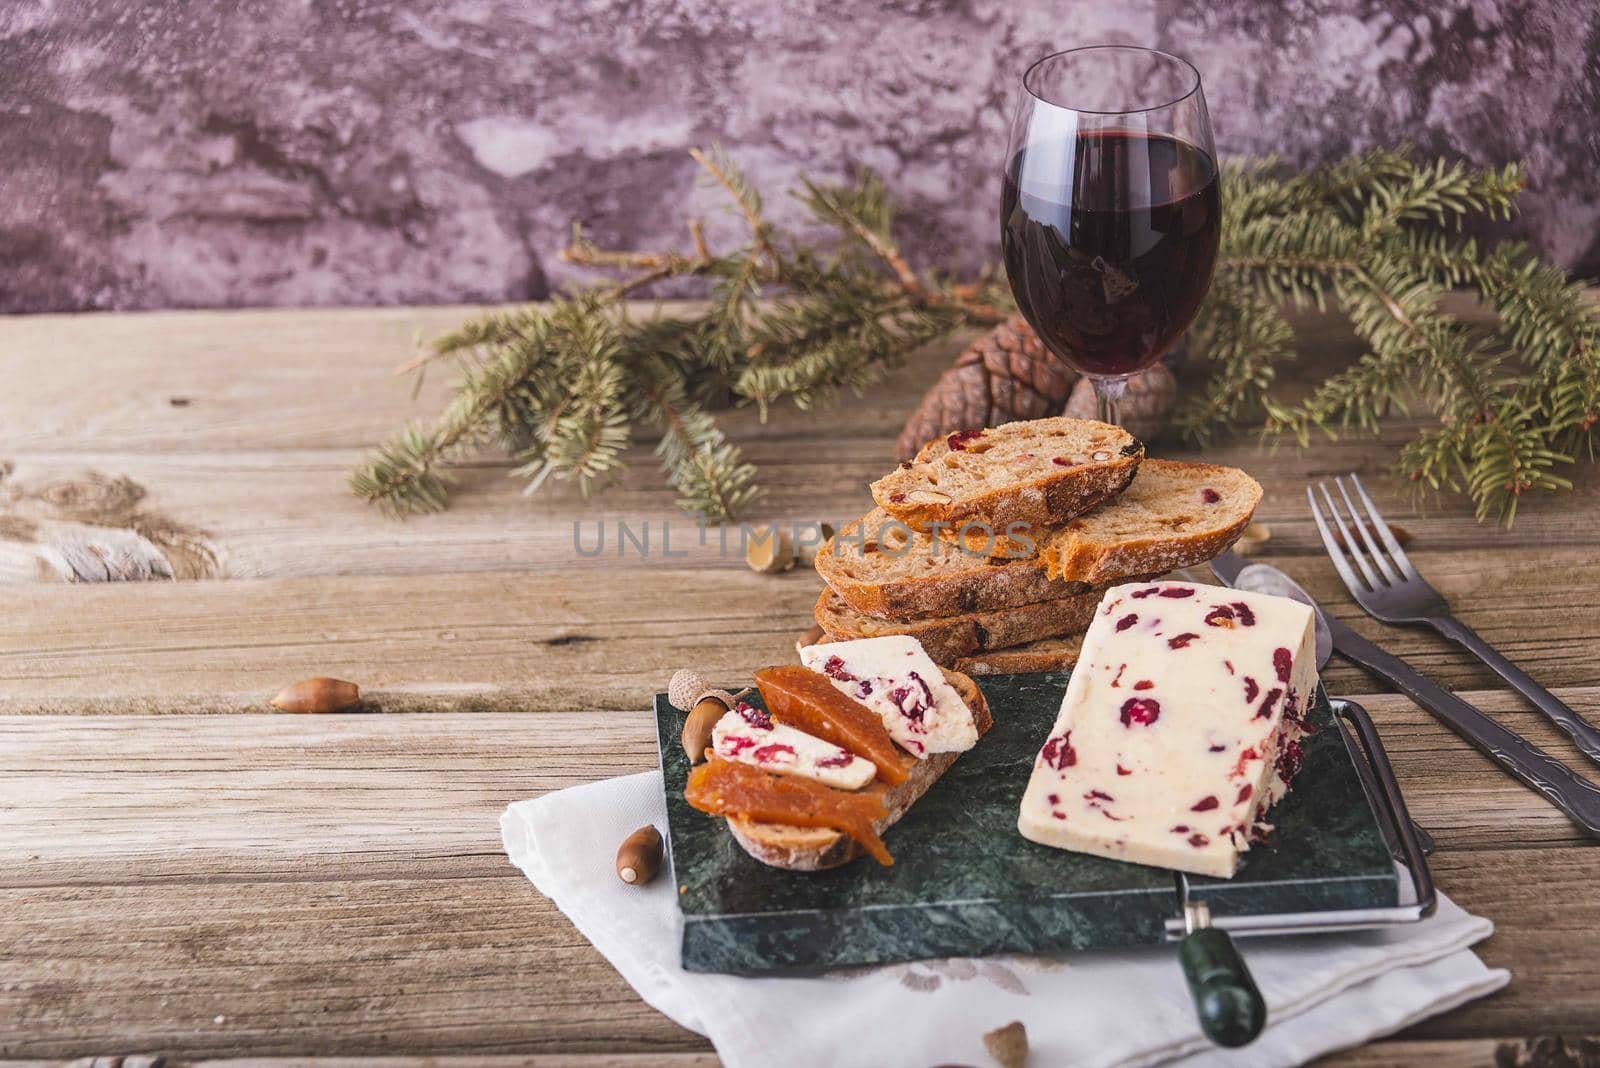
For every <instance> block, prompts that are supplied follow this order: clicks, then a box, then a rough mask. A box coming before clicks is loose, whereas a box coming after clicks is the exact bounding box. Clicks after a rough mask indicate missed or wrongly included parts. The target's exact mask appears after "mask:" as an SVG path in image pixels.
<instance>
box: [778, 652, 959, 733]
mask: <svg viewBox="0 0 1600 1068" xmlns="http://www.w3.org/2000/svg"><path fill="white" fill-rule="evenodd" d="M800 662H801V663H803V664H804V665H805V666H806V667H808V668H810V669H811V670H812V671H818V672H821V673H822V674H824V675H826V676H827V677H828V679H829V680H830V681H831V682H832V683H833V685H834V688H835V689H837V690H838V691H839V692H841V693H843V694H845V695H846V696H847V697H850V698H851V699H853V700H855V701H857V702H859V703H861V704H863V705H866V706H867V707H868V708H870V709H872V711H874V712H876V713H877V714H878V716H879V717H880V718H881V719H882V720H883V725H884V727H885V728H886V729H887V730H888V731H889V737H891V738H893V739H894V741H895V744H896V745H898V746H900V748H902V749H904V750H905V751H906V752H908V753H910V754H911V755H912V756H915V757H917V758H919V759H920V758H923V757H926V756H928V755H930V754H932V753H964V752H966V751H967V750H968V749H971V748H972V747H973V746H974V745H977V744H978V728H977V727H976V726H974V725H973V722H972V710H971V709H969V708H968V707H967V705H966V702H964V701H962V700H961V695H960V694H959V693H957V692H956V688H955V687H954V686H952V685H950V683H949V682H947V681H945V677H944V672H943V671H940V670H939V665H937V664H935V663H934V662H933V660H932V659H931V658H930V657H929V656H928V654H927V653H926V652H924V651H923V648H922V643H921V642H919V641H917V639H915V638H913V637H911V636H910V635H909V634H886V635H884V636H883V637H881V638H858V639H856V640H855V641H848V642H823V643H821V644H819V645H808V646H806V647H805V648H803V649H801V650H800Z"/></svg>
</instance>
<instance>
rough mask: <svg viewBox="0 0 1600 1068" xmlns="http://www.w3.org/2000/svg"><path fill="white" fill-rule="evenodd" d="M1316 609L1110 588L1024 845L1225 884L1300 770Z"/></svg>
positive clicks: (1043, 762) (1046, 757)
mask: <svg viewBox="0 0 1600 1068" xmlns="http://www.w3.org/2000/svg"><path fill="white" fill-rule="evenodd" d="M1312 628H1313V623H1312V615H1311V609H1309V608H1307V607H1306V606H1305V605H1303V604H1300V603H1298V602H1296V601H1291V600H1288V599H1287V598H1283V597H1272V596H1268V595H1266V594H1259V593H1243V592H1240V591H1238V590H1230V589H1225V588H1222V587H1218V586H1204V585H1197V584H1195V583H1190V582H1141V583H1133V584H1130V585H1126V586H1118V587H1115V588H1114V589H1111V590H1108V591H1107V592H1106V595H1105V598H1104V600H1102V601H1101V604H1100V608H1099V609H1098V610H1097V611H1096V613H1095V618H1094V622H1093V623H1092V624H1090V626H1089V630H1088V633H1087V634H1085V636H1084V641H1083V653H1082V655H1081V656H1080V657H1079V659H1078V665H1077V667H1076V668H1074V669H1073V672H1072V680H1071V682H1069V683H1068V685H1067V693H1066V697H1065V698H1064V699H1063V700H1062V702H1061V712H1060V714H1059V715H1058V717H1057V719H1056V723H1055V726H1054V727H1053V728H1052V729H1051V731H1050V736H1049V738H1048V739H1046V740H1045V742H1044V745H1043V746H1042V747H1041V748H1040V750H1039V755H1038V758H1037V759H1036V760H1035V761H1034V768H1033V776H1032V778H1031V779H1030V780H1029V782H1028V789H1027V792H1026V793H1025V794H1024V795H1023V798H1022V811H1021V814H1020V816H1019V818H1018V820H1017V827H1018V829H1019V830H1020V831H1021V832H1022V834H1023V836H1024V837H1026V838H1030V839H1032V840H1033V841H1035V842H1041V843H1043V844H1045V845H1049V846H1056V847H1058V848H1061V849H1070V850H1073V851H1075V852H1079V853H1092V854H1094V855H1096V856H1102V857H1111V858H1113V859H1116V860H1127V861H1132V862H1135V863H1139V864H1153V865H1156V866H1159V867H1163V868H1176V869H1178V870H1181V871H1189V872H1197V873H1199V874H1202V875H1215V876H1221V877H1224V878H1226V877H1230V876H1232V875H1233V873H1234V871H1235V870H1236V869H1237V867H1238V863H1239V855H1240V854H1241V853H1243V852H1244V851H1245V850H1247V849H1249V848H1250V841H1251V838H1252V835H1253V834H1255V833H1258V832H1264V831H1265V830H1266V829H1269V828H1268V827H1267V825H1266V824H1265V823H1264V822H1263V821H1262V818H1261V817H1262V815H1263V814H1264V813H1265V812H1266V810H1267V808H1268V807H1270V806H1271V805H1272V804H1273V803H1275V802H1276V801H1277V800H1278V799H1279V798H1281V797H1282V796H1283V794H1284V792H1285V791H1286V790H1287V789H1288V783H1289V780H1291V779H1292V778H1293V777H1294V775H1295V773H1296V772H1297V771H1298V770H1299V765H1300V759H1301V755H1300V745H1299V741H1298V740H1299V738H1300V737H1301V736H1302V735H1304V734H1305V733H1306V727H1307V724H1306V722H1305V719H1304V715H1305V711H1306V706H1307V704H1308V703H1309V702H1310V701H1311V699H1312V694H1313V692H1314V690H1315V688H1316V683H1317V673H1316V654H1315V651H1314V649H1315V646H1314V639H1313V629H1312Z"/></svg>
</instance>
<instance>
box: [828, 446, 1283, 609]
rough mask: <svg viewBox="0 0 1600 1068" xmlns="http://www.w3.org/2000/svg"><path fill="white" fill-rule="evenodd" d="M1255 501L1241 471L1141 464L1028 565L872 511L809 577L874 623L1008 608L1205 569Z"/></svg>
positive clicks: (1046, 542)
mask: <svg viewBox="0 0 1600 1068" xmlns="http://www.w3.org/2000/svg"><path fill="white" fill-rule="evenodd" d="M1207 490H1210V491H1212V492H1213V493H1215V494H1216V496H1217V500H1215V501H1210V500H1208V499H1207V494H1206V491H1207ZM1260 499H1261V487H1260V486H1259V485H1258V484H1257V483H1256V481H1255V480H1254V479H1252V478H1251V477H1250V476H1249V475H1247V474H1245V473H1244V472H1243V471H1240V470H1239V469H1238V468H1234V467H1220V466H1218V465H1216V464H1194V463H1180V462H1177V461H1173V460H1145V461H1144V462H1143V463H1141V464H1140V465H1139V473H1138V474H1137V475H1135V476H1134V479H1133V482H1132V484H1131V485H1130V486H1129V487H1128V489H1126V490H1125V491H1123V493H1122V495H1121V496H1119V497H1118V498H1117V499H1116V500H1114V501H1108V502H1106V503H1105V504H1103V505H1101V506H1100V507H1099V508H1096V509H1095V510H1093V511H1092V512H1089V513H1087V514H1085V515H1082V516H1079V517H1078V518H1077V519H1073V520H1069V521H1068V522H1067V523H1066V524H1065V525H1064V526H1063V527H1062V528H1060V529H1059V530H1057V531H1054V532H1051V533H1042V534H1041V535H1040V547H1041V548H1040V554H1039V555H1038V556H1037V557H1035V558H1032V559H1027V560H1012V559H1005V558H1000V559H995V558H993V557H985V556H983V555H981V554H980V553H978V552H977V551H975V550H973V549H972V548H971V547H964V546H961V545H959V544H954V543H952V544H951V545H950V546H949V547H948V548H946V547H945V546H943V545H941V544H938V543H936V542H935V541H934V539H933V538H931V537H929V536H928V535H926V534H915V533H909V534H908V533H907V531H906V528H905V527H904V526H903V525H901V524H899V523H898V521H896V520H895V519H894V518H893V517H891V516H890V515H888V513H886V512H884V511H883V510H882V509H874V510H873V511H871V512H869V513H868V514H867V515H865V516H863V517H861V518H860V519H858V520H856V521H855V522H854V523H851V524H848V525H847V526H846V527H845V528H844V529H843V530H842V531H841V532H840V533H839V534H838V535H837V536H835V537H834V538H832V539H830V540H829V541H828V542H827V543H826V544H825V545H823V547H822V548H821V549H820V550H818V552H817V557H816V568H817V573H818V574H820V575H821V576H822V578H823V581H825V582H826V583H827V584H828V585H829V586H830V587H832V589H833V591H834V592H835V593H837V594H838V595H839V597H840V599H841V600H843V601H844V602H845V604H847V605H849V606H850V607H851V608H852V609H854V610H855V611H856V612H858V613H860V614H862V615H867V616H875V617H877V618H879V619H887V620H916V619H926V618H928V617H930V616H932V617H937V616H954V615H960V614H962V613H967V612H990V611H996V610H1000V609H1005V608H1016V607H1020V606H1022V605H1026V604H1036V603H1039V602H1042V601H1053V600H1061V599H1063V598H1068V597H1072V596H1075V595H1077V594H1081V593H1085V592H1087V591H1089V590H1091V589H1093V588H1095V587H1096V586H1104V585H1106V584H1108V583H1112V582H1118V581H1122V580H1124V579H1126V578H1128V577H1129V576H1132V575H1136V574H1138V575H1143V574H1161V573H1163V572H1166V571H1171V570H1173V569H1175V568H1180V567H1193V566H1194V565H1196V564H1201V563H1204V562H1205V561H1207V560H1210V559H1211V558H1212V557H1214V556H1216V555H1217V554H1218V553H1220V552H1222V551H1223V550H1224V549H1226V548H1227V547H1228V546H1230V545H1232V544H1233V543H1234V542H1235V541H1236V540H1237V539H1238V537H1239V535H1240V534H1242V533H1243V532H1244V529H1245V527H1246V526H1248V525H1249V523H1250V519H1251V517H1252V516H1253V515H1254V514H1255V508H1256V504H1257V502H1259V501H1260ZM908 539H909V540H908ZM963 548H966V549H967V551H962V549H963ZM979 548H980V549H981V546H979Z"/></svg>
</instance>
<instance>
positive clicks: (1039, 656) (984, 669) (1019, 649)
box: [955, 634, 1083, 675]
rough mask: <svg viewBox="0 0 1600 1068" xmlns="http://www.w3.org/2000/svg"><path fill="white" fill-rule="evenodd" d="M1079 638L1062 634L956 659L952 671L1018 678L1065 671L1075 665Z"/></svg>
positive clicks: (1078, 649)
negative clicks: (1037, 672) (1032, 674)
mask: <svg viewBox="0 0 1600 1068" xmlns="http://www.w3.org/2000/svg"><path fill="white" fill-rule="evenodd" d="M1082 651H1083V635H1081V634H1064V635H1062V636H1061V637H1059V638H1040V639H1039V640H1038V641H1036V642H1027V643H1026V644H1023V645H1013V646H1011V647H1010V648H1009V649H990V650H988V651H987V652H983V653H974V654H972V655H971V656H958V657H956V662H955V669H956V670H957V671H964V672H966V673H967V674H968V675H1021V674H1026V673H1027V672H1030V671H1066V670H1067V669H1068V668H1071V667H1072V666H1073V665H1074V664H1076V663H1077V662H1078V654H1079V653H1080V652H1082Z"/></svg>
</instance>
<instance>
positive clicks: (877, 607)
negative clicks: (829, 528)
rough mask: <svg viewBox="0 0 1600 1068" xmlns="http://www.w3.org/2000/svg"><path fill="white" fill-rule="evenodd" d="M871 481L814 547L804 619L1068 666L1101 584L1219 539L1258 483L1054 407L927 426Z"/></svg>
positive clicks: (981, 670) (1248, 506)
mask: <svg viewBox="0 0 1600 1068" xmlns="http://www.w3.org/2000/svg"><path fill="white" fill-rule="evenodd" d="M872 496H873V499H874V500H875V501H876V503H877V505H878V507H877V508H875V509H873V510H872V511H871V512H869V513H868V514H866V515H864V516H862V517H861V518H860V519H857V520H856V521H854V522H853V523H849V524H847V525H846V526H845V527H844V528H843V529H842V530H840V531H839V533H838V534H837V535H835V536H834V537H833V538H832V539H830V540H829V542H828V543H827V544H826V545H824V546H823V547H822V549H821V550H820V551H819V552H818V553H817V558H816V567H817V571H818V573H820V574H821V575H822V578H823V579H824V581H826V582H827V584H828V588H827V589H826V590H824V591H823V593H822V597H821V599H820V600H818V602H817V608H816V618H817V624H818V625H819V626H820V627H821V628H822V630H823V632H824V633H825V634H826V636H827V637H828V638H829V639H831V640H833V641H847V640H849V639H852V638H870V637H878V636H881V635H885V634H909V635H912V636H913V637H915V638H917V639H918V640H919V641H921V642H922V645H923V648H925V649H926V650H927V651H928V654H929V655H930V656H931V657H932V658H933V659H934V660H935V661H936V662H938V663H940V664H942V665H944V666H946V667H952V668H955V669H957V670H959V671H964V672H967V673H969V674H994V673H999V672H1024V671H1049V670H1054V669H1057V668H1065V667H1070V666H1071V665H1072V664H1073V662H1074V661H1076V659H1077V652H1078V637H1079V636H1080V635H1081V634H1082V633H1083V631H1084V630H1085V629H1087V627H1088V625H1089V622H1090V620H1091V619H1092V618H1093V616H1094V609H1095V606H1096V605H1097V604H1099V602H1100V591H1102V590H1103V589H1105V588H1106V587H1107V586H1112V585H1115V584H1117V583H1119V582H1125V581H1128V580H1131V579H1137V578H1145V577H1149V576H1154V575H1159V574H1162V573H1164V572H1167V571H1171V570H1173V569H1175V568H1181V567H1192V566H1194V565H1197V564H1201V563H1204V562H1205V561H1207V560H1210V559H1211V558H1213V557H1215V556H1216V555H1218V554H1219V553H1221V552H1223V551H1224V550H1225V549H1227V548H1228V547H1229V546H1230V545H1232V544H1233V543H1234V541H1236V540H1237V539H1238V537H1239V535H1240V534H1242V533H1243V532H1244V529H1245V527H1246V526H1247V525H1249V523H1250V519H1251V516H1252V515H1253V514H1254V512H1255V507H1256V504H1257V502H1258V501H1260V499H1261V487H1260V486H1259V485H1258V484H1257V483H1256V481H1255V480H1254V479H1252V478H1251V477H1250V476H1249V475H1247V474H1245V473H1244V472H1243V471H1240V470H1238V469H1237V468H1232V467H1221V466H1218V465H1216V464H1204V463H1180V462H1176V461H1170V460H1148V459H1145V457H1144V446H1143V445H1142V444H1141V443H1140V442H1139V441H1138V440H1137V439H1135V438H1134V437H1133V436H1132V435H1130V434H1129V433H1128V432H1127V431H1125V430H1123V429H1121V428H1120V427H1115V426H1111V425H1109V424H1106V423H1098V422H1093V421H1089V420H1082V419H1068V418H1065V417H1060V418H1053V419H1037V420H1032V421H1028V422H1019V423H1007V424H1006V425H1004V426H1000V427H995V428H992V429H988V430H963V431H959V432H957V433H954V434H951V435H949V436H947V437H943V438H937V439H935V440H933V441H930V442H929V443H928V444H927V445H925V446H923V448H922V450H921V451H920V452H919V453H917V456H916V458H915V459H913V460H908V461H906V462H904V463H902V464H901V465H900V466H899V468H898V469H896V470H895V471H893V472H891V473H890V474H888V475H886V476H885V477H883V478H881V479H879V480H878V481H876V482H874V483H873V484H872Z"/></svg>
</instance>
